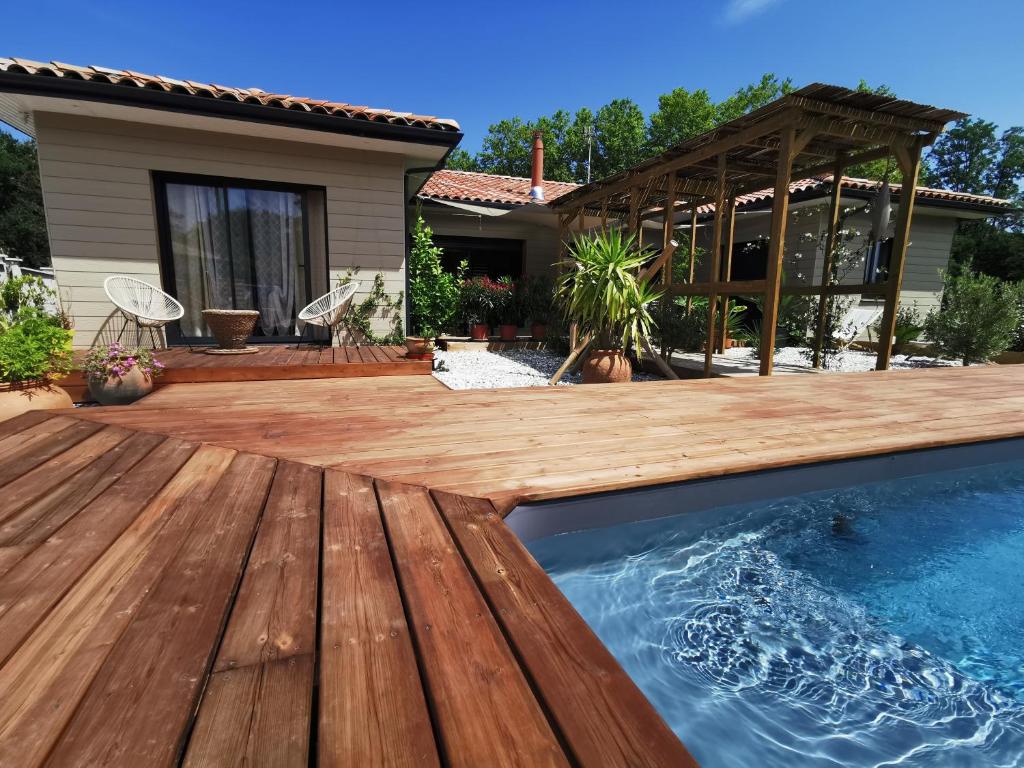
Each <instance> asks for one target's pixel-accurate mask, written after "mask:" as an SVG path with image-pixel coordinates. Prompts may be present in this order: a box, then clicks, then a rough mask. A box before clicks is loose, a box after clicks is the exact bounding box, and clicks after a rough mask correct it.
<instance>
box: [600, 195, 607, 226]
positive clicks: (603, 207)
mask: <svg viewBox="0 0 1024 768" xmlns="http://www.w3.org/2000/svg"><path fill="white" fill-rule="evenodd" d="M601 231H602V232H607V231H608V198H607V197H606V198H604V199H602V200H601Z"/></svg>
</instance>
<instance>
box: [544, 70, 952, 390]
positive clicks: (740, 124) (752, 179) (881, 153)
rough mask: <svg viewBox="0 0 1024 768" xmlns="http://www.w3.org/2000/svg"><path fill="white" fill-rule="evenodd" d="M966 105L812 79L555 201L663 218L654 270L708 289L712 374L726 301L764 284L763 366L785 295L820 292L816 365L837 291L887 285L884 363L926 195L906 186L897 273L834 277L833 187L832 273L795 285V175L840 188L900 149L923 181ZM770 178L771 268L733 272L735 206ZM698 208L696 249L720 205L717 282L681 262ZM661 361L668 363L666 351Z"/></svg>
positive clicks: (905, 165)
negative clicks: (681, 224)
mask: <svg viewBox="0 0 1024 768" xmlns="http://www.w3.org/2000/svg"><path fill="white" fill-rule="evenodd" d="M963 116H964V115H963V113H961V112H956V111H953V110H948V109H939V108H936V107H931V106H926V105H923V104H915V103H913V102H909V101H903V100H900V99H893V98H891V97H888V96H880V95H877V94H872V93H861V92H859V91H851V90H849V89H846V88H839V87H836V86H830V85H821V84H815V85H810V86H807V87H805V88H801V89H800V90H798V91H795V92H793V93H791V94H789V95H787V96H784V97H782V98H780V99H778V100H776V101H774V102H772V103H771V104H768V105H766V106H764V107H762V108H761V109H758V110H755V111H754V112H751V113H750V114H747V115H744V116H742V117H739V118H737V119H735V120H732V121H730V122H728V123H726V124H724V125H721V126H719V127H718V128H716V129H715V130H713V131H709V132H708V133H706V134H703V135H701V136H697V137H694V138H692V139H689V140H687V141H684V142H682V143H681V144H679V145H677V146H675V147H673V148H672V149H669V150H667V151H666V152H664V153H662V154H661V155H659V156H658V157H655V158H652V159H650V160H647V161H645V162H643V163H640V164H638V165H636V166H634V167H633V168H629V169H627V170H625V171H622V172H620V173H617V174H615V175H613V176H610V177H608V178H606V179H601V180H598V181H595V182H592V183H590V184H587V185H584V186H582V187H580V188H578V189H576V190H574V191H573V192H570V193H569V194H566V195H563V196H562V197H560V198H558V199H557V200H556V201H555V202H554V203H553V206H554V208H555V209H556V210H557V211H558V212H559V214H560V216H561V218H560V222H567V221H570V220H574V219H577V218H578V219H579V221H584V217H589V216H600V220H601V226H602V227H605V226H607V225H608V220H609V219H617V220H618V221H619V222H620V226H624V227H626V228H628V230H629V231H630V232H633V233H637V234H639V232H640V231H641V228H642V226H643V222H644V221H646V220H650V219H657V218H661V219H662V230H663V231H662V252H661V254H660V256H659V257H658V258H657V259H656V260H655V261H654V262H653V263H652V264H651V265H649V266H648V267H647V268H646V270H645V274H647V275H648V276H651V275H653V274H654V273H655V272H657V271H659V270H661V271H662V276H661V280H662V283H663V285H664V286H665V288H666V293H667V294H668V295H672V296H681V295H685V296H687V297H693V296H705V297H707V298H708V337H707V342H706V347H705V349H706V352H705V365H704V373H705V375H706V376H709V375H711V364H712V355H713V353H714V351H715V349H716V347H717V348H724V346H725V338H724V336H725V331H726V326H725V323H724V318H723V322H722V323H721V327H720V329H716V327H715V322H714V318H715V308H716V306H717V305H718V303H719V301H721V303H722V306H723V309H725V310H727V308H728V300H729V298H730V297H733V296H750V295H761V296H763V307H764V317H763V319H762V326H761V346H760V349H761V366H760V372H761V374H762V375H769V374H770V373H771V372H772V357H773V353H774V349H775V329H776V325H777V322H778V305H779V296H780V295H781V293H783V292H786V293H800V294H803V295H811V296H818V297H819V307H818V332H817V333H816V336H815V340H814V349H815V351H814V361H815V365H819V364H820V361H821V347H822V344H823V334H822V332H821V329H822V328H823V325H824V318H823V315H824V314H825V313H826V308H827V301H828V298H829V296H835V295H841V294H843V295H851V294H855V293H856V294H861V295H883V296H884V297H885V309H884V312H883V318H882V334H881V341H880V344H879V353H878V360H877V364H876V368H877V369H879V370H884V369H885V368H887V367H888V365H889V359H890V357H891V354H892V335H893V332H894V329H895V320H896V311H897V308H898V303H899V292H900V287H901V285H902V278H903V267H904V262H905V259H906V251H907V245H908V243H909V234H910V224H911V219H912V215H913V207H914V206H913V202H914V195H913V194H901V195H900V199H899V211H898V215H897V222H896V233H895V237H894V241H893V249H892V256H891V263H890V267H889V273H888V276H887V280H886V282H884V283H882V284H871V285H842V286H839V285H834V284H833V283H832V282H831V272H832V264H833V258H834V255H835V250H836V247H837V239H836V227H837V226H838V222H839V215H838V210H839V190H838V189H836V190H834V191H833V194H832V198H831V205H830V216H829V229H828V232H827V234H826V246H825V251H826V252H825V267H826V269H825V273H824V275H823V278H822V280H821V282H820V284H818V285H809V286H794V287H787V288H786V289H783V288H782V285H781V277H782V264H783V257H784V251H785V234H786V220H787V217H788V206H789V196H790V184H791V182H792V181H793V180H794V179H802V178H812V177H818V176H821V175H823V174H831V175H832V177H833V179H834V181H833V183H834V184H835V186H836V187H837V188H838V187H839V180H840V178H841V176H842V173H841V171H842V169H843V168H846V167H849V166H851V165H855V164H858V163H863V162H868V161H870V160H877V159H881V158H894V160H895V162H896V164H897V166H898V167H899V168H900V170H901V171H902V174H903V180H904V181H903V187H902V189H903V190H912V189H914V188H915V187H916V182H917V177H918V175H919V171H920V167H921V153H922V151H923V149H924V148H925V147H926V146H928V145H929V144H931V143H932V142H933V141H934V140H935V138H936V137H937V136H938V135H939V133H941V132H942V130H944V127H945V125H946V123H948V122H950V121H953V120H958V119H960V118H961V117H963ZM767 186H771V187H773V189H774V193H773V197H772V221H771V225H770V236H769V241H768V242H769V247H768V256H767V264H766V270H765V272H766V278H765V279H764V280H753V281H751V280H748V281H742V282H737V281H732V280H731V279H730V272H731V254H732V240H733V226H732V217H733V214H734V210H735V204H736V198H737V197H739V196H742V195H744V194H749V193H752V192H756V191H759V190H762V189H764V188H765V187H767ZM686 210H689V214H690V233H691V238H690V240H691V242H690V247H691V254H693V252H694V251H693V249H694V248H695V245H694V240H695V234H696V220H697V216H698V212H699V211H701V212H704V211H706V212H708V213H712V214H713V230H712V233H713V234H712V242H713V246H712V253H711V255H710V262H711V279H710V280H709V281H708V282H705V283H694V277H693V258H692V256H691V262H690V275H689V276H683V275H673V274H672V273H671V269H670V266H669V265H670V264H671V254H672V251H673V250H674V246H670V243H672V242H673V241H672V237H671V233H672V231H673V230H674V228H675V227H676V226H677V218H676V217H677V216H678V215H680V213H681V212H683V211H686ZM684 221H685V220H684ZM563 234H564V224H563ZM687 277H688V279H686V278H687ZM723 315H724V313H723ZM716 332H717V333H718V339H717V341H718V343H717V344H716ZM577 354H578V352H577ZM657 362H659V363H661V364H662V365H664V362H663V361H662V360H660V359H659V360H658V361H657Z"/></svg>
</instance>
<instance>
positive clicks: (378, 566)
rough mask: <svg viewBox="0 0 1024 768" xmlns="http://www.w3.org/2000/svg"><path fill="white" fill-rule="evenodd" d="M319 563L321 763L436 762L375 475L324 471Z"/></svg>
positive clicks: (340, 766)
mask: <svg viewBox="0 0 1024 768" xmlns="http://www.w3.org/2000/svg"><path fill="white" fill-rule="evenodd" d="M322 567H323V578H322V583H323V586H322V589H323V597H322V607H321V638H320V668H321V672H320V728H319V745H318V758H319V765H321V766H323V767H324V768H344V767H345V766H354V765H359V766H408V767H409V768H414V767H416V768H418V767H419V766H423V767H424V768H429V766H432V765H435V766H436V765H438V756H437V747H436V745H435V742H434V735H433V731H432V730H431V724H430V716H429V714H428V712H427V705H426V701H425V699H424V697H423V692H422V684H421V681H420V672H419V668H418V667H417V664H416V656H415V653H414V651H413V646H412V640H411V638H410V635H409V628H408V626H407V624H406V618H405V611H404V609H403V607H402V599H401V596H400V595H399V589H398V584H397V583H396V581H395V579H396V577H395V572H394V565H393V564H392V561H391V555H390V553H389V552H388V544H387V541H386V539H385V535H384V528H383V524H382V522H381V517H380V510H379V509H378V506H377V499H376V496H375V494H374V489H373V482H372V481H371V480H370V479H369V478H366V477H359V476H357V475H349V474H346V473H342V472H336V471H333V470H328V471H327V472H326V473H325V474H324V552H323V566H322Z"/></svg>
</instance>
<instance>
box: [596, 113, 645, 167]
mask: <svg viewBox="0 0 1024 768" xmlns="http://www.w3.org/2000/svg"><path fill="white" fill-rule="evenodd" d="M646 156H647V125H646V123H645V121H644V113H643V112H641V111H640V107H638V106H637V105H636V103H635V102H633V100H632V99H615V100H613V101H611V102H609V103H608V104H605V105H604V106H603V107H601V108H600V109H599V110H597V115H596V116H595V118H594V160H593V163H594V165H593V172H592V178H594V179H600V178H603V177H605V176H611V175H612V174H613V173H618V172H619V171H622V170H625V169H626V168H629V167H631V166H634V165H636V164H637V163H639V162H640V161H641V160H643V159H644V157H646Z"/></svg>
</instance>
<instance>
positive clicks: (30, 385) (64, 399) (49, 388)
mask: <svg viewBox="0 0 1024 768" xmlns="http://www.w3.org/2000/svg"><path fill="white" fill-rule="evenodd" d="M73 405H74V403H73V402H72V401H71V395H69V394H68V393H67V392H65V391H64V390H63V389H61V388H60V387H58V386H57V385H56V384H53V383H50V382H46V381H17V382H14V383H13V384H0V421H6V420H7V419H13V418H14V417H15V416H20V415H21V414H23V413H25V412H26V411H43V410H48V409H51V408H71V407H72V406H73Z"/></svg>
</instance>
